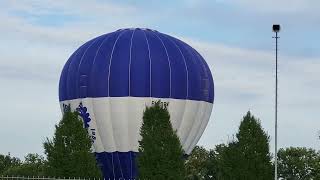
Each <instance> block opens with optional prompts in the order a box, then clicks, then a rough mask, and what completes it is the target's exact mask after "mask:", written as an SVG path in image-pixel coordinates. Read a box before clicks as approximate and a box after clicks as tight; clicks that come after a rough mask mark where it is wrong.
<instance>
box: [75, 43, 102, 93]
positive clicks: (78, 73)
mask: <svg viewBox="0 0 320 180" xmlns="http://www.w3.org/2000/svg"><path fill="white" fill-rule="evenodd" d="M98 39H99V38H95V39H94V40H93V41H92V43H90V45H89V46H88V47H87V49H86V50H85V51H84V53H83V54H82V57H81V59H80V62H79V65H78V71H77V80H76V83H77V85H76V87H77V97H78V98H80V87H79V81H80V76H81V75H80V66H81V64H82V61H83V58H84V56H85V55H86V53H87V51H88V49H89V48H90V47H91V46H92V45H93V44H94V43H95V42H96V41H97V40H98ZM86 96H87V94H86ZM85 98H86V97H85ZM81 99H82V98H81Z"/></svg>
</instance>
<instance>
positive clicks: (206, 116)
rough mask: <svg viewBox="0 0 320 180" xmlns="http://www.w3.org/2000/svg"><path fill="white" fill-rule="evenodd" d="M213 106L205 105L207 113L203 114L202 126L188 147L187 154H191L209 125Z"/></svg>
mask: <svg viewBox="0 0 320 180" xmlns="http://www.w3.org/2000/svg"><path fill="white" fill-rule="evenodd" d="M212 108H213V105H211V106H206V107H205V113H204V114H203V115H204V116H203V118H202V122H201V126H200V128H199V129H198V132H197V134H196V136H195V137H193V142H192V143H190V146H189V147H188V149H187V151H186V153H187V154H190V153H191V151H192V150H193V148H194V147H195V146H196V144H197V143H198V141H199V140H200V138H201V136H202V134H203V132H204V130H205V129H206V127H207V124H208V122H209V119H210V115H211V112H212Z"/></svg>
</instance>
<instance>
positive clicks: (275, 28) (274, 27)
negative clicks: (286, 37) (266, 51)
mask: <svg viewBox="0 0 320 180" xmlns="http://www.w3.org/2000/svg"><path fill="white" fill-rule="evenodd" d="M272 30H273V32H279V31H280V25H279V24H274V25H273V26H272Z"/></svg>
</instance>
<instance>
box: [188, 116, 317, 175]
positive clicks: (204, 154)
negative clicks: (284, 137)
mask: <svg viewBox="0 0 320 180" xmlns="http://www.w3.org/2000/svg"><path fill="white" fill-rule="evenodd" d="M269 139H270V137H269V136H268V135H267V133H266V132H265V131H264V130H263V128H262V127H261V124H260V121H259V119H257V118H255V117H254V116H252V115H251V114H250V112H248V113H247V114H246V116H244V117H243V120H242V121H241V124H240V126H239V130H238V132H237V134H236V135H235V137H234V139H232V140H231V141H230V142H228V143H226V144H220V145H217V146H216V147H215V148H214V149H210V150H207V149H205V148H203V147H199V146H197V147H196V148H194V150H193V151H192V153H191V155H190V156H189V157H188V159H187V160H186V170H187V179H189V180H196V179H199V180H200V179H215V180H271V179H274V164H273V161H272V156H271V153H270V152H269ZM278 177H279V178H282V179H287V180H296V179H299V180H300V179H301V180H302V179H305V180H307V179H308V180H317V179H320V152H319V151H316V150H314V149H308V148H305V147H289V148H281V149H279V151H278Z"/></svg>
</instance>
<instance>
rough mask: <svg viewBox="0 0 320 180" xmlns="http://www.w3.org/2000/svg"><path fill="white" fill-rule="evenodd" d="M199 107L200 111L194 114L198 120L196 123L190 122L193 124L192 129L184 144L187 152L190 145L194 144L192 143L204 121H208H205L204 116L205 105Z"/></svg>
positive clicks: (201, 104)
mask: <svg viewBox="0 0 320 180" xmlns="http://www.w3.org/2000/svg"><path fill="white" fill-rule="evenodd" d="M197 106H198V110H197V111H196V112H194V114H195V118H196V120H195V121H192V120H189V121H190V122H192V123H191V128H190V131H189V132H188V134H187V138H186V141H185V142H184V143H183V145H184V146H183V149H184V150H186V151H187V150H188V148H189V146H190V144H191V143H192V141H193V140H194V138H195V137H196V135H197V133H198V131H199V129H200V125H201V123H202V122H203V121H207V120H205V119H203V114H204V113H205V110H206V105H205V104H204V103H200V104H198V105H197ZM186 121H187V120H186Z"/></svg>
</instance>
